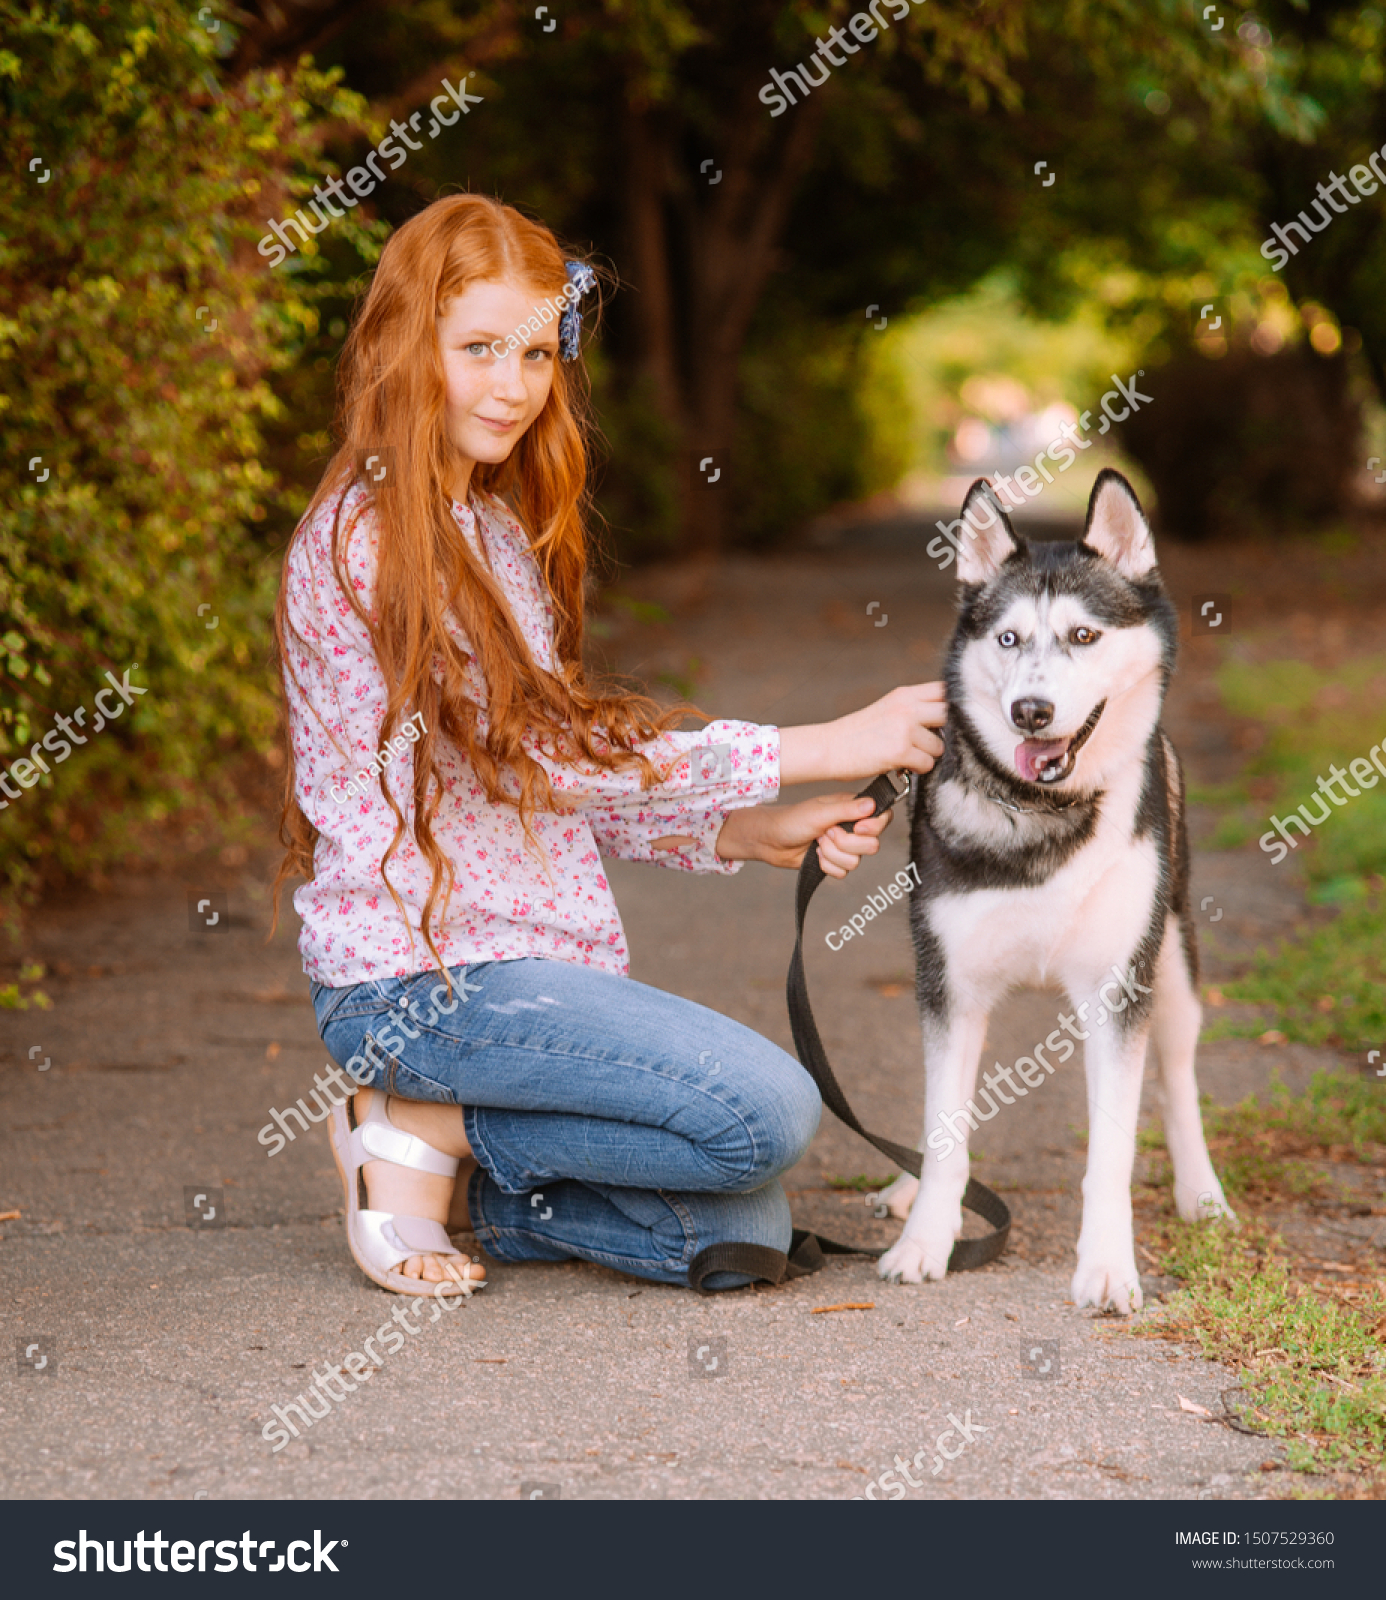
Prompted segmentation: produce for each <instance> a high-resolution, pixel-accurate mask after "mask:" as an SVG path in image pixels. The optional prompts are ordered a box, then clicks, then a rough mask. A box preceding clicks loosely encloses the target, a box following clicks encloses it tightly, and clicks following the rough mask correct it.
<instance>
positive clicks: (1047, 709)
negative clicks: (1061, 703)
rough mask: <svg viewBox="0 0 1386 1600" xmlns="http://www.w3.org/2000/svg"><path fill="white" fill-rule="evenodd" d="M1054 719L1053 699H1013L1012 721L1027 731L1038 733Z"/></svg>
mask: <svg viewBox="0 0 1386 1600" xmlns="http://www.w3.org/2000/svg"><path fill="white" fill-rule="evenodd" d="M1053 720H1054V702H1053V701H1052V700H1012V701H1011V721H1012V722H1013V723H1015V725H1016V727H1017V728H1023V729H1024V730H1025V732H1026V733H1038V732H1039V731H1040V729H1041V728H1047V727H1048V726H1049V724H1050V723H1051V722H1053Z"/></svg>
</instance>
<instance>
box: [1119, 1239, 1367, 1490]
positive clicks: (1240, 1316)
mask: <svg viewBox="0 0 1386 1600" xmlns="http://www.w3.org/2000/svg"><path fill="white" fill-rule="evenodd" d="M1160 1266H1161V1270H1162V1271H1164V1272H1168V1273H1170V1274H1172V1275H1173V1276H1174V1277H1177V1278H1181V1279H1183V1280H1184V1287H1183V1288H1182V1289H1181V1291H1180V1292H1179V1293H1178V1294H1176V1295H1175V1296H1174V1298H1173V1299H1172V1301H1171V1302H1170V1304H1169V1305H1168V1307H1166V1308H1163V1309H1162V1310H1161V1311H1160V1312H1159V1313H1157V1314H1156V1316H1155V1317H1153V1318H1151V1319H1149V1320H1148V1321H1147V1322H1146V1324H1145V1326H1144V1327H1143V1328H1141V1329H1140V1330H1139V1331H1140V1332H1141V1333H1144V1334H1146V1335H1147V1336H1149V1335H1155V1336H1157V1337H1162V1338H1168V1337H1171V1336H1183V1337H1191V1338H1193V1339H1195V1340H1196V1341H1197V1342H1198V1345H1199V1347H1200V1349H1201V1350H1202V1353H1203V1354H1204V1355H1205V1356H1206V1357H1208V1358H1209V1359H1210V1360H1214V1361H1222V1362H1227V1363H1229V1364H1231V1365H1233V1366H1235V1367H1237V1368H1238V1369H1240V1377H1241V1385H1242V1389H1243V1390H1244V1391H1245V1395H1244V1399H1243V1400H1242V1402H1241V1404H1240V1405H1239V1406H1238V1411H1239V1414H1240V1415H1241V1416H1242V1418H1243V1419H1244V1420H1245V1421H1246V1422H1247V1423H1248V1424H1250V1425H1251V1426H1254V1427H1256V1428H1258V1429H1260V1430H1261V1431H1263V1432H1264V1433H1266V1434H1267V1435H1268V1436H1269V1437H1271V1438H1277V1439H1285V1440H1287V1441H1288V1444H1289V1450H1288V1464H1289V1465H1290V1467H1291V1468H1293V1469H1295V1470H1298V1471H1308V1472H1319V1471H1324V1470H1329V1469H1334V1468H1339V1469H1344V1470H1347V1471H1361V1470H1363V1469H1367V1468H1372V1467H1374V1466H1377V1465H1378V1464H1379V1463H1380V1461H1381V1459H1382V1455H1383V1451H1384V1450H1386V1352H1383V1349H1382V1345H1381V1341H1380V1339H1379V1338H1378V1337H1377V1334H1376V1332H1375V1331H1374V1325H1379V1324H1380V1322H1381V1319H1382V1318H1383V1317H1386V1301H1383V1299H1382V1297H1381V1295H1380V1293H1379V1292H1378V1293H1376V1294H1375V1295H1374V1296H1373V1297H1372V1298H1371V1299H1370V1300H1369V1301H1366V1302H1364V1303H1363V1305H1362V1306H1361V1307H1360V1308H1357V1307H1353V1308H1349V1307H1347V1306H1345V1305H1344V1304H1343V1303H1342V1302H1341V1301H1338V1300H1334V1299H1330V1298H1329V1297H1328V1296H1326V1295H1320V1294H1318V1293H1316V1292H1315V1291H1314V1290H1312V1289H1310V1288H1307V1287H1304V1286H1302V1285H1299V1284H1297V1283H1295V1282H1294V1281H1293V1280H1292V1279H1291V1277H1290V1274H1289V1269H1288V1265H1287V1262H1286V1259H1285V1256H1284V1253H1283V1249H1282V1248H1281V1245H1280V1241H1279V1240H1278V1239H1277V1238H1275V1237H1274V1236H1273V1235H1271V1234H1270V1233H1269V1232H1268V1231H1267V1230H1266V1229H1265V1228H1263V1227H1261V1226H1260V1225H1259V1224H1256V1223H1243V1224H1242V1226H1241V1227H1240V1228H1230V1227H1227V1226H1225V1225H1223V1224H1220V1223H1198V1224H1193V1225H1189V1224H1185V1223H1177V1224H1173V1225H1171V1227H1170V1230H1169V1233H1168V1236H1167V1238H1166V1240H1165V1248H1164V1251H1163V1259H1162V1260H1161V1263H1160Z"/></svg>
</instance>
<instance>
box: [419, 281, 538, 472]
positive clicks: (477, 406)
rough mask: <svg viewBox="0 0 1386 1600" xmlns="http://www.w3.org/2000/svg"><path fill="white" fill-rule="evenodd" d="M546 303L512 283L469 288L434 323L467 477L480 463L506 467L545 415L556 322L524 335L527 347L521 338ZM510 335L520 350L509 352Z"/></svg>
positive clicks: (455, 442) (452, 435)
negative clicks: (533, 424)
mask: <svg viewBox="0 0 1386 1600" xmlns="http://www.w3.org/2000/svg"><path fill="white" fill-rule="evenodd" d="M549 298H550V299H552V296H550V297H549ZM543 301H544V296H543V295H541V294H536V293H535V291H534V290H533V289H525V288H522V287H521V286H520V285H519V284H518V283H514V282H511V281H506V282H504V283H474V284H472V285H471V286H470V287H469V288H468V289H467V290H466V291H465V292H464V293H463V294H460V295H456V296H454V297H453V299H451V300H449V301H448V302H447V304H446V305H444V307H443V309H442V314H441V315H440V316H439V317H438V322H437V326H438V347H439V350H440V352H441V354H442V357H443V373H444V377H445V379H446V382H447V410H446V427H447V431H448V439H449V440H450V442H451V443H452V446H453V448H454V450H456V452H457V454H458V455H459V456H460V457H461V462H460V465H461V466H462V468H463V470H464V471H465V473H466V475H467V478H470V477H471V469H472V467H473V466H475V465H476V463H477V462H479V461H484V462H488V463H495V462H500V461H504V460H505V459H506V457H507V456H508V455H509V454H510V452H511V451H512V450H513V449H514V448H515V446H516V445H517V444H518V443H519V441H520V439H521V438H522V437H523V436H524V433H525V430H526V429H527V428H528V427H529V426H530V424H531V423H532V422H533V421H534V419H535V418H536V417H537V416H538V415H539V413H540V412H541V411H542V410H543V409H544V402H545V401H546V400H547V399H548V397H549V389H550V388H551V387H552V385H553V364H554V362H555V361H556V360H557V359H558V318H557V317H556V316H555V317H554V319H553V321H552V322H549V323H546V324H545V325H544V327H543V330H542V331H541V332H539V333H535V332H534V331H533V330H532V329H528V330H527V331H528V333H529V343H528V344H525V343H524V341H523V340H522V339H521V338H520V329H521V328H524V327H525V325H526V324H527V323H528V322H529V319H530V318H531V317H534V316H537V315H538V312H539V308H540V306H541V305H542V304H543ZM512 336H513V337H514V338H515V339H516V340H519V346H518V348H517V349H507V348H506V341H507V340H508V339H510V338H511V337H512ZM463 494H465V489H464V490H463ZM461 497H462V496H461V495H459V498H461Z"/></svg>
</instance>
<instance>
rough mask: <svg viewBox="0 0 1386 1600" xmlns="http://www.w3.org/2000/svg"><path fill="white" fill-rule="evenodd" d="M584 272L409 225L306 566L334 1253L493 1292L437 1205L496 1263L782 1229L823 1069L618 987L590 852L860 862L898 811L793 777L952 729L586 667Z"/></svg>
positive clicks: (297, 704) (457, 221)
mask: <svg viewBox="0 0 1386 1600" xmlns="http://www.w3.org/2000/svg"><path fill="white" fill-rule="evenodd" d="M594 286H595V278H594V274H593V273H592V270H591V268H590V267H588V266H586V265H585V264H584V263H580V262H573V261H567V260H565V257H564V253H563V251H562V250H561V249H560V248H559V245H558V243H557V241H556V240H555V238H554V236H553V235H552V234H551V233H550V232H549V230H548V229H547V228H545V227H543V226H541V225H540V224H538V223H535V222H531V221H529V220H527V219H526V218H525V217H523V216H521V215H520V213H519V212H517V211H515V210H513V209H511V208H510V207H508V206H504V205H501V204H499V203H498V202H496V201H493V200H488V199H485V198H483V197H481V196H477V195H458V196H453V197H450V198H448V199H443V200H439V201H437V202H435V203H434V204H433V205H431V206H429V207H428V208H427V209H426V210H424V211H423V212H421V213H420V214H419V215H418V216H416V217H414V218H413V219H412V220H411V221H410V222H408V223H406V224H405V225H404V226H403V227H401V228H400V229H399V230H398V231H397V232H396V233H395V234H394V235H393V236H392V238H391V239H390V242H389V243H388V244H387V245H386V247H385V250H384V253H383V254H382V256H381V259H380V264H379V267H378V269H377V271H376V273H375V276H374V279H373V281H372V284H371V287H370V290H369V292H368V293H367V295H366V297H365V301H364V304H363V305H362V307H361V309H360V312H359V315H358V316H357V319H356V322H355V325H354V326H353V328H352V330H351V334H350V336H349V338H348V340H347V344H346V348H345V350H344V352H343V356H342V366H341V381H342V410H341V433H342V439H341V447H340V449H339V450H338V451H337V453H336V455H335V456H334V457H333V459H332V462H331V465H330V466H329V468H328V470H327V472H326V474H325V476H324V478H323V482H322V485H321V486H320V488H319V490H318V492H317V494H316V496H315V497H314V500H313V503H312V505H311V506H310V507H309V510H308V512H307V514H306V515H305V517H304V520H303V522H302V523H301V524H300V526H299V528H298V531H297V532H296V534H295V536H294V538H293V541H292V543H291V545H290V547H289V551H288V554H287V557H286V559H285V564H284V577H283V585H282V590H281V594H280V600H279V608H278V614H277V618H276V631H277V635H278V640H279V648H280V655H281V661H282V665H283V674H284V686H285V693H286V701H287V723H288V746H289V748H288V760H289V764H288V787H287V795H286V803H285V817H284V829H285V843H286V845H287V847H288V853H287V856H286V858H285V862H284V865H283V867H282V868H281V872H280V882H282V881H283V879H284V877H285V876H287V875H289V874H290V873H297V874H299V875H301V876H303V877H305V878H307V879H308V882H307V883H306V884H305V885H304V886H303V887H302V888H300V889H299V890H298V891H297V892H296V893H295V895H294V905H295V907H296V908H297V910H298V912H299V914H300V916H301V917H302V920H303V932H302V937H301V939H300V944H299V948H300V951H301V953H302V955H303V961H304V970H305V971H306V972H307V974H308V977H309V978H310V980H311V983H312V990H311V992H312V998H313V1005H314V1008H315V1010H316V1013H317V1019H318V1027H319V1031H320V1032H321V1034H322V1037H323V1040H324V1042H325V1044H326V1046H327V1049H328V1051H329V1052H330V1054H331V1055H332V1056H333V1057H334V1058H335V1059H336V1061H337V1062H338V1063H340V1064H342V1065H344V1066H345V1067H346V1068H347V1071H348V1072H349V1073H350V1074H351V1076H352V1078H353V1080H354V1082H355V1084H356V1085H357V1086H359V1088H358V1092H356V1093H355V1094H354V1095H353V1096H352V1097H351V1098H350V1099H349V1100H346V1101H344V1102H342V1103H338V1104H336V1105H334V1106H333V1108H332V1109H331V1112H330V1118H331V1121H330V1131H331V1135H332V1146H333V1151H334V1154H335V1157H336V1160H337V1164H338V1168H339V1170H340V1172H341V1174H342V1178H343V1182H344V1185H345V1191H346V1209H347V1239H348V1243H349V1245H350V1247H351V1251H352V1254H353V1256H354V1257H355V1259H356V1261H357V1263H358V1265H359V1266H360V1267H361V1268H362V1270H363V1271H364V1272H366V1273H367V1275H368V1276H370V1277H371V1278H372V1279H374V1280H375V1281H376V1282H377V1283H379V1284H382V1285H383V1286H385V1287H386V1288H389V1289H392V1290H395V1291H397V1292H399V1293H402V1294H427V1293H430V1292H433V1291H434V1289H435V1285H441V1284H444V1283H446V1284H447V1285H448V1288H449V1290H450V1289H451V1287H452V1282H453V1281H454V1280H455V1281H456V1283H458V1284H459V1285H461V1287H462V1290H463V1292H466V1293H470V1292H471V1291H472V1290H473V1289H475V1288H477V1287H479V1286H481V1285H482V1284H483V1283H484V1279H485V1274H484V1272H483V1270H482V1268H481V1265H480V1262H479V1260H470V1259H468V1257H467V1256H465V1255H463V1254H461V1253H460V1252H459V1251H458V1250H457V1249H456V1248H455V1247H454V1246H453V1245H452V1244H451V1243H450V1241H449V1237H448V1232H449V1226H451V1229H452V1231H454V1232H457V1231H462V1230H464V1229H466V1228H468V1227H470V1229H471V1230H472V1231H473V1232H474V1233H475V1235H476V1236H477V1238H478V1239H479V1240H480V1241H481V1243H482V1244H483V1245H484V1246H485V1248H486V1250H487V1251H488V1253H489V1254H490V1255H491V1257H492V1258H494V1259H496V1260H499V1261H556V1260H564V1259H567V1258H571V1257H575V1256H576V1257H581V1258H583V1259H585V1260H588V1261H595V1262H601V1263H603V1264H605V1265H607V1266H612V1267H617V1268H620V1269H622V1270H624V1271H627V1272H631V1273H635V1274H638V1275H639V1276H641V1277H646V1278H653V1279H656V1280H658V1281H661V1282H666V1283H684V1282H686V1281H687V1273H688V1265H689V1262H690V1261H691V1260H692V1259H693V1257H694V1256H695V1255H697V1254H698V1252H699V1251H700V1250H702V1249H703V1248H704V1247H705V1246H707V1245H709V1244H714V1243H717V1242H719V1241H723V1240H743V1241H747V1242H750V1243H753V1244H764V1245H769V1246H772V1247H773V1248H776V1249H784V1248H786V1246H787V1244H788V1242H789V1232H790V1226H789V1206H788V1203H787V1202H786V1200H785V1196H784V1192H783V1190H782V1189H781V1187H780V1184H779V1182H778V1181H777V1178H778V1174H780V1173H781V1172H783V1171H785V1170H786V1169H787V1168H788V1167H789V1166H791V1165H792V1164H793V1163H794V1162H795V1161H796V1160H797V1159H798V1158H799V1157H800V1156H801V1155H802V1154H803V1151H804V1149H805V1147H806V1146H807V1144H808V1142H809V1140H810V1138H811V1137H812V1135H813V1132H814V1129H815V1127H816V1126H817V1122H818V1115H819V1111H820V1102H819V1097H818V1093H817V1090H816V1089H815V1087H814V1085H813V1082H812V1080H811V1079H810V1078H809V1076H808V1074H807V1073H806V1072H805V1071H804V1069H803V1068H802V1067H801V1066H800V1065H799V1063H798V1062H797V1061H795V1060H794V1058H793V1057H792V1056H789V1055H787V1054H785V1052H784V1051H783V1050H780V1049H779V1048H778V1047H777V1046H775V1045H773V1044H771V1043H770V1042H769V1041H768V1040H765V1039H762V1038H761V1037H760V1036H759V1035H757V1034H755V1033H753V1032H752V1031H751V1030H750V1029H749V1028H745V1027H743V1026H742V1025H741V1024H739V1023H736V1022H733V1021H730V1020H729V1019H728V1018H726V1017H723V1016H720V1015H718V1014H717V1013H716V1012H715V1011H711V1010H708V1009H707V1008H706V1007H703V1006H699V1005H695V1004H693V1003H692V1002H690V1001H688V1000H681V999H678V998H676V997H675V996H673V995H667V994H664V993H661V992H660V991H659V990H656V989H652V988H649V987H647V986H645V985H643V984H639V983H636V982H634V981H633V980H632V979H631V978H630V977H628V976H627V957H626V945H625V939H624V936H623V933H622V929H621V921H620V917H619V915H618V914H617V910H616V906H615V902H614V901H613V899H612V895H611V890H610V887H609V886H608V884H607V880H606V877H605V875H604V873H603V871H602V853H606V854H608V855H616V856H622V857H625V858H627V859H630V860H636V861H653V862H658V863H660V864H661V865H664V866H671V867H680V868H682V869H683V870H685V871H689V872H724V873H729V872H735V871H737V870H739V868H740V865H741V863H742V862H743V861H747V860H761V861H767V862H770V863H772V864H773V865H776V866H782V867H795V866H797V865H798V863H799V861H800V860H801V859H802V857H803V855H804V853H805V852H806V850H807V849H808V847H809V845H810V844H812V843H813V842H814V841H815V840H817V841H818V850H819V853H820V858H821V860H822V861H823V864H824V867H825V868H826V870H827V871H828V872H829V873H830V874H832V875H834V876H837V877H841V876H843V875H844V874H845V873H847V872H848V871H850V870H851V869H852V868H853V867H854V866H855V865H856V864H857V862H858V860H859V859H860V858H861V857H862V856H866V855H871V854H874V853H875V851H876V850H877V849H878V848H879V840H878V835H879V834H880V831H881V829H882V828H883V827H884V826H885V824H886V822H887V821H888V820H889V818H888V814H887V815H885V816H882V817H879V818H875V819H872V820H871V821H861V819H862V818H863V817H865V816H866V815H867V813H869V811H870V805H869V802H858V801H854V800H853V799H852V797H851V796H850V795H846V794H838V795H832V796H829V797H826V798H820V799H815V800H808V801H804V802H802V803H800V804H797V805H789V806H771V805H770V804H769V803H768V802H770V801H772V800H774V799H775V797H776V794H777V793H778V790H779V788H780V785H781V784H782V783H799V782H806V781H818V780H823V779H836V780H844V781H845V780H848V779H852V778H857V777H863V776H871V775H874V774H875V773H877V772H880V771H882V770H884V769H886V768H889V767H908V768H912V769H913V770H915V771H917V772H925V771H927V770H928V769H929V768H930V767H931V766H932V765H933V760H934V757H935V756H937V755H938V754H939V753H940V752H941V750H942V745H941V743H940V741H939V739H938V737H937V735H936V734H934V733H933V732H932V731H931V730H932V729H933V728H935V727H938V726H940V725H941V723H942V721H943V710H944V708H943V700H942V688H941V686H940V685H937V684H930V685H923V686H915V687H911V688H902V689H897V690H895V691H893V692H892V693H891V694H889V695H887V696H886V697H885V698H884V699H883V700H880V701H877V702H876V703H875V704H874V705H872V706H869V707H867V708H866V709H865V710H863V711H860V712H856V713H854V714H853V715H851V716H848V717H843V718H841V719H839V720H838V721H836V722H831V723H827V724H823V725H820V726H815V727H802V728H782V729H781V728H775V727H763V726H757V725H755V724H753V723H747V722H736V721H725V720H724V721H716V722H713V723H711V724H710V725H709V726H707V727H705V728H703V729H702V730H701V731H699V732H696V733H694V732H679V731H676V728H677V724H678V723H680V722H681V721H682V720H683V718H684V716H685V715H686V714H687V712H688V709H689V708H686V707H676V708H674V709H672V710H666V709H661V708H660V707H659V705H658V704H657V703H656V702H654V701H653V700H651V699H649V698H647V697H645V696H643V695H636V694H628V693H623V692H618V691H616V690H615V689H613V688H611V687H610V686H602V685H598V684H594V683H593V682H591V681H590V680H589V678H588V676H587V674H586V673H585V671H584V669H583V660H582V642H583V577H584V571H585V566H586V535H585V530H584V523H583V503H584V493H585V487H586V475H587V457H586V451H585V449H584V442H583V427H582V423H581V420H580V417H581V414H582V413H581V394H580V392H579V387H578V383H577V382H576V376H575V375H576V374H578V373H580V372H581V366H580V364H579V363H577V361H576V358H577V356H578V353H579V352H578V333H579V330H580V325H581V324H580V312H579V311H578V302H579V301H580V299H581V296H582V295H583V293H585V292H587V291H589V290H590V289H591V288H593V287H594ZM713 747H716V749H715V753H714V750H713ZM710 757H711V759H710ZM848 820H853V821H858V822H859V823H860V825H859V826H858V828H857V830H856V832H854V833H850V834H849V833H847V832H845V831H843V829H842V828H841V827H840V826H838V825H837V824H840V823H842V822H845V821H848ZM277 888H278V885H276V889H277ZM713 1064H715V1065H716V1070H715V1071H714V1070H712V1068H713ZM459 1176H461V1177H462V1178H463V1179H464V1181H458V1180H459ZM747 1281H748V1280H747V1278H746V1277H745V1276H744V1275H742V1274H737V1273H732V1272H721V1273H714V1274H713V1276H712V1277H710V1278H708V1279H707V1280H706V1284H705V1287H707V1288H713V1289H716V1288H730V1287H734V1286H736V1285H738V1284H742V1283H745V1282H747Z"/></svg>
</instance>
